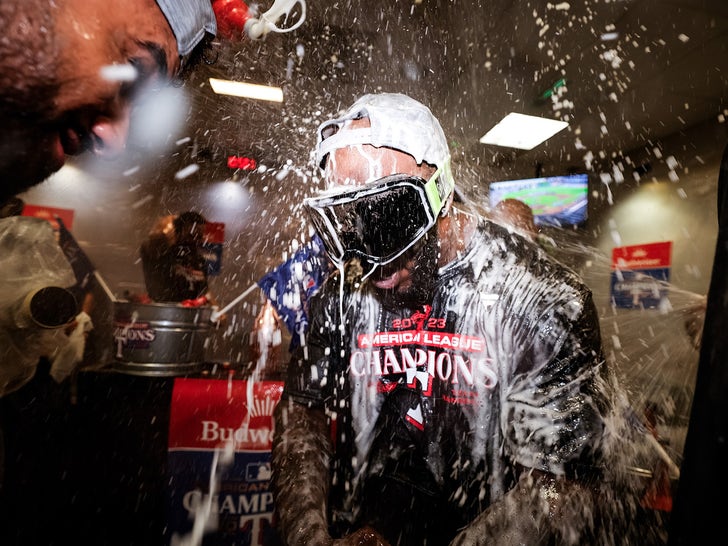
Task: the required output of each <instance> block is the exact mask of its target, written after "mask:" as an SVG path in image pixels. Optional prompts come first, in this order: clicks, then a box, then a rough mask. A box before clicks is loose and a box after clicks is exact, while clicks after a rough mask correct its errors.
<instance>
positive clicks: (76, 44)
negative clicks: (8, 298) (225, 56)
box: [0, 0, 179, 199]
mask: <svg viewBox="0 0 728 546" xmlns="http://www.w3.org/2000/svg"><path fill="white" fill-rule="evenodd" d="M13 4H14V5H13V6H12V9H11V8H0V10H1V11H0V21H2V22H3V23H9V24H10V25H11V26H8V25H7V24H5V25H4V26H5V28H12V29H13V31H12V32H13V36H11V39H12V40H14V44H13V45H8V44H7V43H5V44H3V43H2V42H0V87H1V88H2V90H0V177H1V178H2V180H0V199H2V198H6V197H9V196H11V195H13V194H15V193H18V192H21V191H24V190H25V189H27V188H29V187H30V186H32V185H34V184H37V183H39V182H42V181H43V180H44V179H45V178H46V177H48V176H49V175H50V174H52V173H53V172H55V171H57V170H58V169H60V168H61V167H62V166H63V164H64V162H65V160H66V157H67V156H71V155H76V154H78V153H81V152H82V151H84V150H90V151H92V152H94V153H97V154H100V155H106V156H113V155H116V154H117V153H118V152H120V151H121V150H123V148H124V147H125V145H126V138H127V133H128V129H129V116H130V110H131V104H132V100H133V98H134V96H135V94H137V93H138V92H139V91H142V90H143V89H147V88H151V87H153V86H157V85H160V84H161V83H162V82H163V81H165V80H167V79H168V78H169V77H170V76H171V75H173V74H174V73H175V72H176V70H177V69H178V64H179V58H178V54H177V44H176V40H175V37H174V34H173V33H172V30H171V28H170V27H169V25H168V23H167V20H166V19H165V18H164V15H163V14H162V12H161V11H160V9H159V7H158V6H157V4H156V3H155V2H154V0H126V1H125V2H123V3H122V4H118V3H114V2H108V1H107V0H58V1H57V2H55V4H53V3H51V4H50V5H49V3H48V2H45V1H40V0H29V1H25V2H15V3H13ZM113 65H116V66H117V68H118V67H127V68H128V67H133V69H134V70H133V71H132V73H136V77H135V79H133V81H125V78H124V73H121V72H119V71H113V70H112V74H111V76H109V75H108V72H107V73H106V75H105V74H104V71H108V68H107V67H110V66H113ZM126 73H127V74H128V73H129V72H126Z"/></svg>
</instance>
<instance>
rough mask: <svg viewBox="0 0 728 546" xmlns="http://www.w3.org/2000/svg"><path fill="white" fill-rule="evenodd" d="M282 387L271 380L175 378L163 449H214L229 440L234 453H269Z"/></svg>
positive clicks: (279, 383)
mask: <svg viewBox="0 0 728 546" xmlns="http://www.w3.org/2000/svg"><path fill="white" fill-rule="evenodd" d="M282 390H283V384H282V383H281V382H274V381H256V382H255V383H253V384H252V385H250V384H248V382H247V381H233V380H231V381H225V380H220V379H209V380H208V379H177V380H176V381H175V383H174V393H173V397H172V412H171V415H170V423H169V449H170V450H174V449H178V448H179V449H185V448H186V449H200V450H214V449H215V448H219V447H221V446H224V445H225V444H226V443H228V442H229V441H230V440H233V441H234V444H235V451H236V452H240V451H246V452H250V451H270V449H271V445H272V438H273V409H274V408H275V406H276V404H277V403H278V401H279V400H280V398H281V392H282Z"/></svg>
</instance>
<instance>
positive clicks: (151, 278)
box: [139, 211, 212, 302]
mask: <svg viewBox="0 0 728 546" xmlns="http://www.w3.org/2000/svg"><path fill="white" fill-rule="evenodd" d="M206 223H207V220H206V219H205V217H204V216H202V214H200V213H198V212H195V211H187V212H183V213H181V214H179V215H177V216H173V217H171V218H170V217H166V218H163V219H162V221H161V223H158V224H157V226H155V228H154V229H153V230H152V232H151V233H150V235H149V237H148V238H147V239H146V240H145V241H144V243H142V246H141V248H140V250H139V254H140V256H141V259H142V267H143V268H144V282H145V283H146V286H147V293H148V294H149V297H150V298H151V299H152V300H153V301H156V302H182V301H185V300H197V299H198V298H203V297H204V298H206V299H207V300H211V298H212V296H211V294H210V293H209V290H208V285H207V264H206V262H205V257H204V256H203V255H202V253H201V252H200V249H201V247H202V243H203V242H204V235H205V224H206Z"/></svg>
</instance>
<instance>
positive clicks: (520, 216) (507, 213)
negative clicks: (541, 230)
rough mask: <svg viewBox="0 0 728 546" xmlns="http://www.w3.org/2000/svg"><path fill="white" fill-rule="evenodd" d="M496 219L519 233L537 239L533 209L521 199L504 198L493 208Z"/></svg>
mask: <svg viewBox="0 0 728 546" xmlns="http://www.w3.org/2000/svg"><path fill="white" fill-rule="evenodd" d="M493 214H494V220H495V221H496V222H500V223H502V224H503V225H505V226H510V227H512V228H513V229H514V230H516V231H517V232H518V233H520V234H521V235H523V236H524V237H526V238H527V239H530V240H531V241H536V239H537V237H538V228H537V227H536V222H535V220H534V217H533V210H532V209H531V207H529V206H528V205H527V204H526V203H524V202H523V201H520V200H519V199H512V198H509V199H503V200H502V201H498V203H497V204H496V206H495V207H494V208H493Z"/></svg>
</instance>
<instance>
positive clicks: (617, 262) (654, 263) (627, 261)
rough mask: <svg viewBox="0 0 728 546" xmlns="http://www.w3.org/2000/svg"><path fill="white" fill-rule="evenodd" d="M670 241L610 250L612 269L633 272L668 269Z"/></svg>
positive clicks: (670, 255)
mask: <svg viewBox="0 0 728 546" xmlns="http://www.w3.org/2000/svg"><path fill="white" fill-rule="evenodd" d="M671 261H672V241H665V242H661V243H649V244H644V245H633V246H622V247H617V248H614V249H612V269H620V270H635V269H639V270H641V269H652V268H657V267H660V268H663V267H670V263H671Z"/></svg>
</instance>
